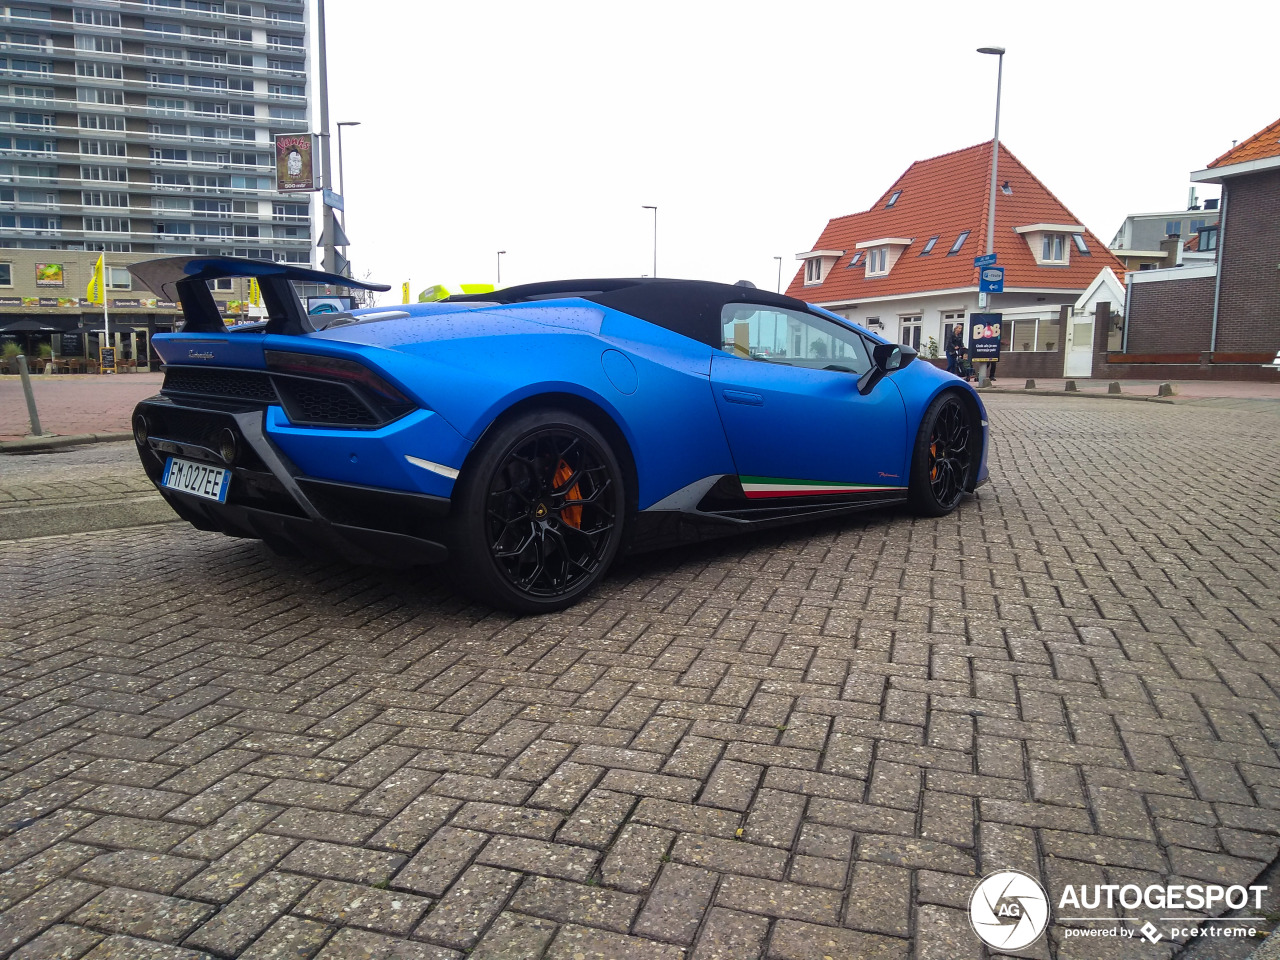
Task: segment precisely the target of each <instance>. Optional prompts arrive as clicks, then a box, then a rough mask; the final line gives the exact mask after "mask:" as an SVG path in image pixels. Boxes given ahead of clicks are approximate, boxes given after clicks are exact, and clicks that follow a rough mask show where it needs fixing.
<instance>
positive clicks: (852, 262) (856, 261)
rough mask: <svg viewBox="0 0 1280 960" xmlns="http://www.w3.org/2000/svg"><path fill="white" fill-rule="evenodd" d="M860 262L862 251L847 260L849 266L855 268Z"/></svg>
mask: <svg viewBox="0 0 1280 960" xmlns="http://www.w3.org/2000/svg"><path fill="white" fill-rule="evenodd" d="M861 262H862V251H861V250H859V251H858V252H857V253H855V254H854V255H853V256H852V257H851V258H850V259H849V266H851V267H856V266H857V265H858V264H860V263H861Z"/></svg>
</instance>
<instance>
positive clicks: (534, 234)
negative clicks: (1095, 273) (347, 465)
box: [316, 0, 1280, 303]
mask: <svg viewBox="0 0 1280 960" xmlns="http://www.w3.org/2000/svg"><path fill="white" fill-rule="evenodd" d="M1268 9H1271V10H1272V12H1271V13H1266V12H1265V11H1266V10H1268ZM327 16H328V34H329V86H330V104H331V112H330V122H331V123H334V122H336V121H338V120H358V121H360V122H361V126H360V127H356V128H347V129H346V130H345V132H344V143H343V149H344V160H345V187H346V198H347V227H348V233H349V235H350V237H351V239H352V246H351V250H350V252H351V257H352V261H353V263H354V265H355V270H356V274H357V275H362V274H363V273H364V271H365V270H366V269H369V270H372V277H373V279H375V280H379V281H382V282H385V283H390V284H392V285H393V286H394V288H395V289H394V291H393V294H384V295H383V302H384V303H385V302H388V301H389V300H391V299H395V300H397V301H398V299H399V289H400V286H399V285H400V283H401V282H402V281H404V280H410V281H411V282H412V284H413V292H414V296H415V298H416V296H417V292H418V291H419V290H421V289H422V288H423V287H425V286H429V285H430V284H434V283H445V284H456V283H461V282H493V281H494V279H495V265H496V259H497V257H496V251H498V250H505V251H507V253H506V255H505V256H503V257H502V280H503V282H504V284H507V285H509V284H513V283H525V282H530V281H536V280H547V279H557V278H566V277H592V276H637V275H642V274H645V275H647V274H650V273H651V272H652V269H653V213H652V211H650V210H644V209H642V205H644V204H656V205H657V206H658V208H659V210H658V238H657V258H658V274H659V275H660V276H670V277H691V278H700V279H706V280H720V281H726V282H734V281H736V280H740V279H747V280H751V281H752V282H754V283H755V284H756V285H757V286H760V287H767V288H769V289H773V288H774V287H775V285H776V284H777V262H776V261H775V260H774V259H773V258H774V257H775V256H782V257H783V258H784V259H783V286H784V287H785V285H786V283H787V281H788V280H789V278H790V276H791V275H793V274H794V272H795V270H796V268H797V263H796V260H795V254H796V253H798V252H800V251H803V250H808V249H810V247H811V246H812V244H813V242H814V241H815V240H816V239H817V237H818V233H819V231H820V230H821V229H822V227H823V226H824V225H825V223H826V222H827V220H829V219H830V218H831V217H835V216H841V215H844V214H848V213H853V212H857V211H861V210H865V209H866V208H867V207H868V206H869V205H870V204H871V203H872V202H874V201H875V199H876V198H877V197H879V196H880V194H881V193H882V192H883V191H884V190H885V189H886V188H887V187H888V186H889V185H890V183H892V182H893V180H895V179H896V178H897V177H898V176H899V175H900V174H901V173H902V172H903V171H904V170H905V169H906V168H907V166H908V165H910V164H911V162H912V161H914V160H917V159H923V158H926V157H931V156H935V155H937V154H940V153H946V152H949V151H951V150H957V149H960V148H963V147H967V146H971V145H972V144H974V143H978V142H980V141H984V140H989V139H990V138H991V133H992V123H993V120H994V110H995V90H996V58H995V57H990V56H983V55H981V54H978V53H976V52H975V48H977V47H979V46H984V45H999V46H1004V47H1006V48H1007V50H1008V53H1007V54H1006V55H1005V57H1004V85H1003V99H1002V105H1001V119H1000V139H1001V142H1002V143H1004V144H1006V145H1007V147H1008V148H1009V149H1010V150H1012V151H1013V153H1014V154H1015V155H1016V156H1017V157H1018V158H1019V159H1020V160H1022V162H1023V163H1025V164H1026V165H1027V166H1028V167H1029V168H1030V170H1031V171H1032V172H1033V173H1035V174H1036V175H1037V176H1038V177H1039V178H1040V179H1041V180H1043V181H1044V182H1045V184H1046V185H1047V186H1048V187H1049V189H1050V190H1052V191H1053V192H1054V193H1055V194H1057V196H1058V197H1059V199H1061V200H1062V201H1063V202H1064V203H1065V204H1066V206H1067V207H1068V209H1070V210H1071V211H1072V212H1073V213H1074V214H1075V215H1076V216H1077V217H1078V218H1079V219H1080V221H1081V222H1082V223H1084V224H1085V225H1086V226H1088V227H1089V229H1090V230H1092V231H1093V232H1094V233H1095V234H1097V236H1098V237H1099V238H1100V239H1101V240H1102V242H1103V243H1108V242H1110V240H1111V238H1112V236H1113V235H1114V234H1115V231H1116V230H1117V229H1118V228H1119V226H1120V224H1121V222H1122V221H1123V219H1124V217H1125V216H1126V215H1127V214H1129V213H1132V212H1150V211H1156V210H1177V209H1182V208H1184V207H1185V206H1186V200H1187V190H1188V187H1189V186H1190V183H1189V181H1188V174H1189V172H1190V171H1192V170H1196V169H1201V168H1203V167H1204V166H1206V165H1207V164H1208V163H1209V162H1210V161H1211V160H1213V159H1214V158H1215V157H1217V156H1218V155H1219V154H1221V153H1223V152H1224V151H1225V150H1227V149H1229V148H1230V147H1231V143H1232V140H1240V139H1244V138H1246V137H1249V136H1251V135H1252V134H1254V133H1256V132H1257V131H1258V130H1260V129H1262V128H1263V127H1264V126H1266V125H1267V124H1269V123H1271V122H1272V121H1274V120H1275V119H1276V118H1277V116H1280V98H1277V97H1276V95H1275V94H1276V90H1277V85H1276V81H1275V73H1274V70H1275V57H1274V44H1275V28H1276V26H1277V25H1278V21H1280V17H1278V16H1277V14H1276V12H1275V10H1274V8H1272V7H1271V4H1270V3H1269V2H1259V3H1244V2H1238V0H1219V2H1218V3H1216V4H1213V5H1209V6H1206V5H1204V4H1190V3H1176V2H1172V3H1171V2H1165V3H1156V4H1138V3H1129V4H1123V3H1119V4H1118V3H1114V2H1106V3H1101V2H1098V3H1094V2H1074V3H1044V4H1036V3H1027V2H1025V0H1023V2H1011V3H1002V2H983V3H974V2H967V0H959V2H950V3H935V2H916V3H866V2H861V3H854V2H851V0H846V2H838V3H828V2H819V0H809V2H805V3H803V4H787V3H782V2H771V3H756V2H751V0H734V2H728V0H725V2H711V0H683V2H668V0H650V2H646V3H629V4H623V3H620V2H616V0H615V2H608V0H604V2H600V0H596V2H581V3H578V2H551V3H540V4H533V3H528V2H506V0H490V2H486V3H483V4H481V3H468V2H456V0H455V2H452V3H449V2H443V0H430V2H422V3H410V2H400V3H394V4H392V3H385V2H384V3H373V2H368V0H366V2H354V0H328V7H327ZM1249 24H1253V25H1254V26H1255V27H1256V29H1253V30H1250V29H1249ZM316 123H317V124H318V111H317V120H316ZM335 133H336V130H335ZM334 166H335V170H336V166H337V155H336V150H335V154H334ZM335 176H336V174H335ZM1199 190H1200V195H1201V197H1202V198H1203V197H1205V196H1216V195H1217V191H1216V188H1214V187H1212V186H1208V187H1204V186H1201V187H1200V188H1199Z"/></svg>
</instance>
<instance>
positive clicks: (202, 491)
mask: <svg viewBox="0 0 1280 960" xmlns="http://www.w3.org/2000/svg"><path fill="white" fill-rule="evenodd" d="M230 482H231V471H230V470H224V469H222V468H221V467H211V466H209V464H207V463H195V462H194V461H192V460H180V459H178V458H177V457H170V458H169V459H168V460H167V461H165V465H164V473H163V474H162V475H161V477H160V484H161V486H165V487H168V488H169V489H170V490H177V491H179V492H180V493H189V494H191V495H192V496H193V497H204V498H205V499H206V500H217V501H218V502H219V503H226V502H227V485H228V484H229V483H230Z"/></svg>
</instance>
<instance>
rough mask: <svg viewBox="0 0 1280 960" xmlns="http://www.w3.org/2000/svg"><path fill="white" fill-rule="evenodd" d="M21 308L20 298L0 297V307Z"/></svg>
mask: <svg viewBox="0 0 1280 960" xmlns="http://www.w3.org/2000/svg"><path fill="white" fill-rule="evenodd" d="M20 306H22V298H21V297H0V307H20Z"/></svg>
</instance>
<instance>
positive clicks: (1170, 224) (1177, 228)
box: [1164, 220, 1182, 237]
mask: <svg viewBox="0 0 1280 960" xmlns="http://www.w3.org/2000/svg"><path fill="white" fill-rule="evenodd" d="M1164 234H1165V236H1166V237H1174V236H1182V221H1181V220H1166V221H1165V223H1164Z"/></svg>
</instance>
